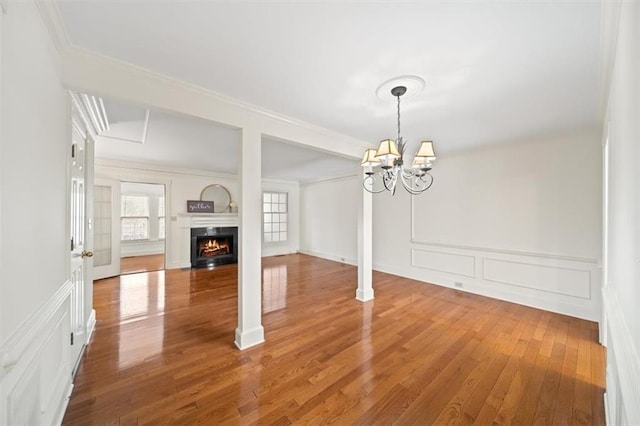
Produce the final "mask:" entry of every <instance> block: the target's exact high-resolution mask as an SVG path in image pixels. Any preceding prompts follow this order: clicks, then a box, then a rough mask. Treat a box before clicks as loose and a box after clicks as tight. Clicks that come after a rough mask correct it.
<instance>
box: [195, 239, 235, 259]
mask: <svg viewBox="0 0 640 426" xmlns="http://www.w3.org/2000/svg"><path fill="white" fill-rule="evenodd" d="M229 253H231V249H230V247H229V243H228V242H227V241H224V240H218V239H216V238H209V239H207V240H204V241H202V242H201V243H200V247H199V254H198V256H199V257H214V256H222V255H224V254H229Z"/></svg>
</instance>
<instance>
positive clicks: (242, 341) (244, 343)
mask: <svg viewBox="0 0 640 426" xmlns="http://www.w3.org/2000/svg"><path fill="white" fill-rule="evenodd" d="M234 343H235V345H236V346H237V347H238V349H240V350H244V349H248V348H250V347H252V346H255V345H259V344H260V343H264V328H263V327H262V326H259V327H256V328H253V329H251V330H245V331H244V332H241V331H240V329H238V328H236V340H235V342H234Z"/></svg>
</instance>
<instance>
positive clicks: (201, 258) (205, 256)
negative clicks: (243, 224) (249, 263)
mask: <svg viewBox="0 0 640 426" xmlns="http://www.w3.org/2000/svg"><path fill="white" fill-rule="evenodd" d="M229 263H238V228H237V227H235V226H234V227H211V228H191V267H192V268H210V267H213V266H217V265H226V264H229Z"/></svg>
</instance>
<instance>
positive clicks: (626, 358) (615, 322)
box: [602, 286, 640, 424]
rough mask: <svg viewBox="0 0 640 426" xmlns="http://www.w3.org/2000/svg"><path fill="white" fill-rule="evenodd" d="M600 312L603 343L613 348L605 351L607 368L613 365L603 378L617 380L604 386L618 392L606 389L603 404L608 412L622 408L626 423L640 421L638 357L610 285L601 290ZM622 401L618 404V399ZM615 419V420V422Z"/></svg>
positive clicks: (639, 366) (639, 367)
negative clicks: (604, 325)
mask: <svg viewBox="0 0 640 426" xmlns="http://www.w3.org/2000/svg"><path fill="white" fill-rule="evenodd" d="M602 297H603V305H604V313H605V316H606V321H605V323H606V324H607V343H608V344H609V346H610V347H612V348H613V351H611V352H613V353H612V354H609V353H608V354H607V355H608V356H607V368H610V367H613V368H614V369H615V374H614V375H610V374H607V377H615V378H617V381H618V383H607V389H608V390H610V389H619V392H608V393H607V395H608V396H609V398H611V397H612V396H613V399H614V400H611V399H609V398H607V401H606V403H607V406H608V407H609V410H610V412H611V413H616V412H619V409H620V407H623V408H624V418H625V419H626V420H627V422H628V424H640V406H638V401H640V386H639V385H638V383H637V380H638V378H639V377H640V359H639V358H638V349H637V348H635V347H634V345H633V342H634V339H633V335H632V334H631V332H630V331H629V327H628V326H627V323H626V322H625V320H624V318H623V317H622V315H621V313H620V309H618V306H620V304H619V302H618V301H619V298H618V297H617V295H616V293H615V290H614V289H612V288H611V287H610V286H607V287H605V288H603V289H602ZM618 398H620V399H621V400H622V403H620V401H618ZM618 420H619V419H616V420H615V421H618Z"/></svg>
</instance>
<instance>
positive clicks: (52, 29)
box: [3, 0, 71, 54]
mask: <svg viewBox="0 0 640 426" xmlns="http://www.w3.org/2000/svg"><path fill="white" fill-rule="evenodd" d="M34 2H35V4H36V6H37V7H38V11H39V12H40V16H41V17H42V20H43V21H44V24H45V27H46V28H47V30H48V31H49V37H50V38H51V41H52V42H53V45H54V46H55V48H56V50H57V51H58V53H59V54H62V53H64V52H65V51H67V50H69V49H70V48H71V41H70V39H69V34H68V33H67V28H66V27H65V25H64V20H63V19H62V15H61V14H60V9H59V8H58V5H57V3H56V2H55V1H52V0H34ZM3 10H5V13H6V9H5V8H3Z"/></svg>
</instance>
